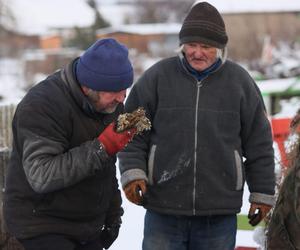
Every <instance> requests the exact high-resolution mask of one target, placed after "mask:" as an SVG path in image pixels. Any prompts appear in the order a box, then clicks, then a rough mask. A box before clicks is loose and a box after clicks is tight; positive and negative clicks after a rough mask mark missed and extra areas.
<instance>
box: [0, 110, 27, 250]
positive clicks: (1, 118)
mask: <svg viewBox="0 0 300 250" xmlns="http://www.w3.org/2000/svg"><path fill="white" fill-rule="evenodd" d="M15 110H16V106H15V105H7V106H0V202H1V207H0V222H1V223H0V224H1V227H0V250H23V248H22V246H21V245H20V244H19V243H18V242H17V241H16V240H15V239H14V238H13V237H11V236H10V235H9V234H8V233H7V232H6V231H5V226H4V222H3V212H2V200H3V191H4V187H5V174H6V169H7V165H8V160H9V155H10V152H11V148H12V138H13V136H12V131H11V123H12V119H13V115H14V113H15Z"/></svg>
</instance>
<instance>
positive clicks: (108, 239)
mask: <svg viewBox="0 0 300 250" xmlns="http://www.w3.org/2000/svg"><path fill="white" fill-rule="evenodd" d="M119 229H120V224H119V223H115V224H112V225H110V226H104V227H103V229H102V231H101V235H100V238H101V241H102V245H103V247H104V248H105V249H108V248H109V247H110V246H111V245H112V243H114V241H115V240H116V239H117V237H118V235H119Z"/></svg>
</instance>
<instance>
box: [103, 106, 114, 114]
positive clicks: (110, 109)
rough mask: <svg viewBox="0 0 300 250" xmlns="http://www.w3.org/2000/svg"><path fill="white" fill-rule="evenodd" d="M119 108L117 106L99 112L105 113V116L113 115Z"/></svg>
mask: <svg viewBox="0 0 300 250" xmlns="http://www.w3.org/2000/svg"><path fill="white" fill-rule="evenodd" d="M117 106H118V105H115V106H113V107H108V108H105V109H102V110H99V112H100V113H103V114H112V113H113V112H115V111H116V109H117Z"/></svg>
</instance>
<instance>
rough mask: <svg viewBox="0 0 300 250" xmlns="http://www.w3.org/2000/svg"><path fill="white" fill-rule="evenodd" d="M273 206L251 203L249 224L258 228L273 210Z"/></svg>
mask: <svg viewBox="0 0 300 250" xmlns="http://www.w3.org/2000/svg"><path fill="white" fill-rule="evenodd" d="M271 208H272V206H270V205H267V204H261V203H251V207H250V210H249V213H248V218H249V224H251V225H252V226H256V225H257V224H258V223H259V222H261V221H262V219H264V218H265V217H266V215H267V214H268V213H269V211H270V210H271Z"/></svg>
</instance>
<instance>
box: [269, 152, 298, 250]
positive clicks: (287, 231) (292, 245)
mask: <svg viewBox="0 0 300 250" xmlns="http://www.w3.org/2000/svg"><path fill="white" fill-rule="evenodd" d="M299 190H300V156H299V157H298V158H297V160H296V161H295V165H294V166H292V167H291V169H290V171H289V173H288V175H287V176H286V177H285V179H284V181H283V183H282V185H281V188H280V191H279V196H278V199H277V202H276V205H275V207H274V210H273V213H272V217H271V220H270V222H269V225H268V234H267V235H268V237H267V239H268V240H267V249H268V250H281V249H284V250H296V249H298V250H299V249H300V238H299V234H300V194H299Z"/></svg>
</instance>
